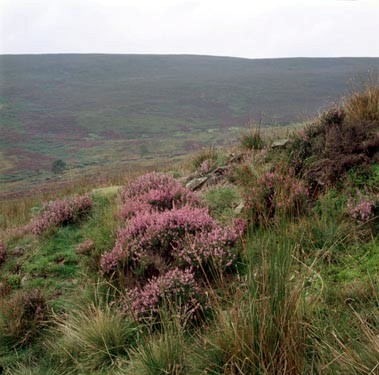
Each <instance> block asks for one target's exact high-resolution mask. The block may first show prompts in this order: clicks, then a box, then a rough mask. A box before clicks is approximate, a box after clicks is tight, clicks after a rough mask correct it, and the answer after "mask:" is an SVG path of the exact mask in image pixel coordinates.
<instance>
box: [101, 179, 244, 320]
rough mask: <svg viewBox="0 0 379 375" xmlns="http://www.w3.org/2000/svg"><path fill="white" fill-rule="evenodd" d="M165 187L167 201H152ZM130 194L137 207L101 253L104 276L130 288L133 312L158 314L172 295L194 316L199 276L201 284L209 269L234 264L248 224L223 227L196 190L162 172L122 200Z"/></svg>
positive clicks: (139, 183)
mask: <svg viewBox="0 0 379 375" xmlns="http://www.w3.org/2000/svg"><path fill="white" fill-rule="evenodd" d="M162 181H163V182H164V184H166V185H165V186H161V185H162V184H163V182H162ZM150 184H151V185H150ZM160 186H161V187H160ZM164 187H168V188H167V190H166V192H167V194H165V196H167V197H169V199H157V200H154V202H153V203H152V201H151V199H150V197H151V196H152V195H151V192H152V191H157V192H158V191H161V190H162V189H164ZM173 192H179V193H180V194H176V193H175V194H173ZM154 194H155V193H154ZM132 197H135V200H134V203H135V202H138V204H136V207H137V208H134V209H132V206H131V205H128V207H127V211H128V213H127V215H124V217H125V216H126V217H128V219H127V221H126V224H124V225H123V226H121V227H120V228H119V230H118V233H117V239H116V242H115V244H114V247H113V249H112V250H111V251H110V252H107V253H104V254H103V255H102V257H101V262H100V263H101V270H102V273H103V275H104V276H106V277H107V278H110V279H111V280H112V281H113V282H115V283H118V285H119V286H121V288H124V287H125V286H126V287H127V288H128V289H129V292H127V295H128V297H129V298H128V300H131V301H132V302H131V306H130V308H129V311H131V312H133V313H134V314H135V315H136V316H140V315H144V314H145V313H146V315H157V312H158V310H159V309H160V308H161V306H162V304H163V303H165V302H167V300H170V299H175V300H176V302H178V301H177V300H178V299H179V300H180V301H179V302H178V306H180V311H181V312H180V313H181V314H182V315H183V314H184V315H186V314H187V313H188V314H190V313H191V314H192V312H195V311H197V309H198V308H199V305H198V299H197V296H199V295H200V289H199V286H198V284H197V281H196V278H197V277H199V281H200V282H202V281H203V280H202V279H201V277H202V276H205V272H207V271H209V270H214V269H216V270H217V271H218V272H219V271H224V270H225V269H226V268H227V267H230V266H231V265H232V264H233V262H234V259H235V257H234V254H233V253H232V251H231V248H232V247H233V246H234V244H235V243H236V241H237V240H238V238H239V237H240V235H241V234H242V231H243V230H244V226H243V225H241V223H240V222H236V225H233V226H230V227H224V226H221V224H219V223H218V222H216V221H215V220H214V219H213V218H212V217H211V216H210V215H209V212H208V209H207V208H205V207H200V206H199V200H198V198H197V196H196V195H195V193H190V192H189V191H187V190H186V189H184V188H183V187H182V186H178V185H177V182H176V181H174V180H172V178H171V177H167V176H164V175H161V174H148V175H146V176H142V177H141V178H140V179H138V180H137V181H136V182H135V183H132V184H130V185H129V186H128V187H127V188H126V189H125V191H124V194H123V197H122V199H123V201H124V202H126V200H127V199H130V200H131V199H132ZM190 270H191V271H190ZM204 271H205V272H204ZM214 275H219V273H217V272H215V273H214ZM208 276H212V275H211V274H210V275H207V277H208ZM191 314H190V315H191Z"/></svg>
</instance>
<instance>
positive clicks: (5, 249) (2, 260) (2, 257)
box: [0, 242, 7, 266]
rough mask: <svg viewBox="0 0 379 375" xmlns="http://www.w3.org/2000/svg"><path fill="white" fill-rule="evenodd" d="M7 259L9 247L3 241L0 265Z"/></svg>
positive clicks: (0, 250)
mask: <svg viewBox="0 0 379 375" xmlns="http://www.w3.org/2000/svg"><path fill="white" fill-rule="evenodd" d="M6 260H7V248H6V246H5V244H4V243H3V242H0V266H1V265H2V264H3V263H5V261H6Z"/></svg>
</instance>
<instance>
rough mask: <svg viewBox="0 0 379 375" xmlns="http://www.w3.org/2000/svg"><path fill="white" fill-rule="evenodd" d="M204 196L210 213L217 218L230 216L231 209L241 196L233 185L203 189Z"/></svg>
mask: <svg viewBox="0 0 379 375" xmlns="http://www.w3.org/2000/svg"><path fill="white" fill-rule="evenodd" d="M204 198H205V200H206V202H207V205H208V207H209V209H210V211H211V213H212V215H214V216H215V217H216V218H217V219H219V220H225V219H227V218H231V217H232V216H233V209H234V208H235V207H236V206H237V205H238V203H240V201H241V196H240V194H239V192H238V191H237V189H236V188H235V187H234V186H233V185H222V186H215V187H212V188H209V189H208V190H206V191H205V193H204Z"/></svg>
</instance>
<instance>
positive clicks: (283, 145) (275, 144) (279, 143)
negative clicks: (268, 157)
mask: <svg viewBox="0 0 379 375" xmlns="http://www.w3.org/2000/svg"><path fill="white" fill-rule="evenodd" d="M289 142H290V140H289V139H279V140H277V141H275V142H273V143H272V145H271V148H286V147H287V146H288V144H289Z"/></svg>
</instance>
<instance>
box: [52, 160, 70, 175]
mask: <svg viewBox="0 0 379 375" xmlns="http://www.w3.org/2000/svg"><path fill="white" fill-rule="evenodd" d="M66 168H67V164H66V163H65V162H64V161H63V160H61V159H59V160H54V161H53V164H52V165H51V171H52V172H53V173H55V174H61V173H63V171H64V170H65V169H66Z"/></svg>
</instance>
